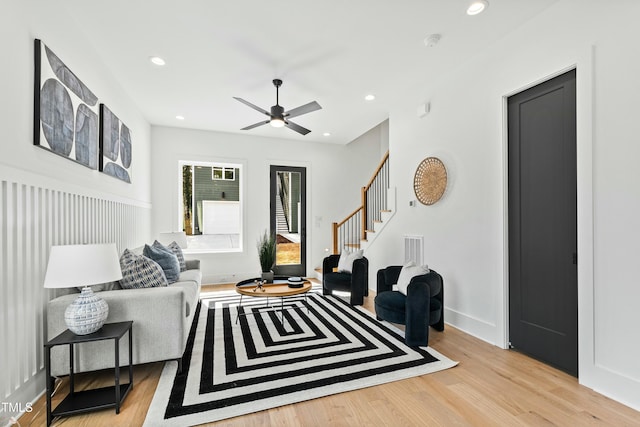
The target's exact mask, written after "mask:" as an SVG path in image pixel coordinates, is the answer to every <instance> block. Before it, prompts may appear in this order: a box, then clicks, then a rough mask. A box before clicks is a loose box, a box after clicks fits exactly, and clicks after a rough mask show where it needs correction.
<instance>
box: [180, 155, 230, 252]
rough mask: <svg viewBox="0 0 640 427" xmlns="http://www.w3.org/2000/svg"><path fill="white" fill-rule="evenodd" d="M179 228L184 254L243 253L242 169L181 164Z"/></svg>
mask: <svg viewBox="0 0 640 427" xmlns="http://www.w3.org/2000/svg"><path fill="white" fill-rule="evenodd" d="M179 165H180V170H181V175H180V176H181V185H180V188H181V191H180V193H181V194H180V197H179V201H178V204H179V206H180V209H179V212H180V215H179V216H180V225H179V226H180V228H181V229H182V230H184V231H185V232H186V234H187V244H188V246H187V252H238V251H241V250H242V185H241V178H242V172H241V171H242V165H241V164H229V163H216V162H194V161H180V162H179Z"/></svg>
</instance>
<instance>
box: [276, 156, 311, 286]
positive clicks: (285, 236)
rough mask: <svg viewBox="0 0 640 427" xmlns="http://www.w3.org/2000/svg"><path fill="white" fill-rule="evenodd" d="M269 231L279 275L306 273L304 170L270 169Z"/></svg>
mask: <svg viewBox="0 0 640 427" xmlns="http://www.w3.org/2000/svg"><path fill="white" fill-rule="evenodd" d="M270 178H271V179H270V181H271V184H270V187H271V232H272V233H275V234H276V239H277V241H276V265H275V266H274V268H273V272H274V273H275V274H276V275H282V276H300V277H304V276H306V274H307V273H306V272H307V260H306V258H307V250H306V247H307V191H306V188H307V170H306V168H303V167H294V166H273V165H272V166H271V177H270Z"/></svg>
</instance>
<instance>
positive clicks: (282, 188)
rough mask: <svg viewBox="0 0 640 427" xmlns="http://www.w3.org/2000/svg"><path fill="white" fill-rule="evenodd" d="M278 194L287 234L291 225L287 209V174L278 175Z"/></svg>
mask: <svg viewBox="0 0 640 427" xmlns="http://www.w3.org/2000/svg"><path fill="white" fill-rule="evenodd" d="M278 177H279V179H280V180H279V182H278V184H279V185H278V193H279V195H280V203H281V206H282V210H283V211H284V218H285V220H286V221H287V232H288V231H289V229H290V226H291V225H290V224H291V212H289V211H290V209H289V206H290V203H289V174H284V173H278Z"/></svg>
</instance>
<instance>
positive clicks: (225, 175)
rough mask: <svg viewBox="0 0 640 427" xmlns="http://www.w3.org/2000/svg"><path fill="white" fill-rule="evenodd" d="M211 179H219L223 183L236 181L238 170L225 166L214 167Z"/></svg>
mask: <svg viewBox="0 0 640 427" xmlns="http://www.w3.org/2000/svg"><path fill="white" fill-rule="evenodd" d="M211 178H212V179H215V180H218V179H219V180H223V181H235V179H236V169H235V168H229V167H223V166H214V167H212V168H211Z"/></svg>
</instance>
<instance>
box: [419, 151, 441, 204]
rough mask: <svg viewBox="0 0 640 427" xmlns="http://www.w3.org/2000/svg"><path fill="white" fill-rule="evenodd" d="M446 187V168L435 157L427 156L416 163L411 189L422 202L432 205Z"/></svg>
mask: <svg viewBox="0 0 640 427" xmlns="http://www.w3.org/2000/svg"><path fill="white" fill-rule="evenodd" d="M446 187H447V170H446V169H445V168H444V164H443V163H442V161H440V159H438V158H437V157H427V158H426V159H424V160H423V161H422V163H420V165H418V169H416V174H415V176H414V177H413V190H414V191H415V193H416V197H417V198H418V200H420V202H421V203H422V204H425V205H433V204H434V203H435V202H437V201H438V200H440V198H441V197H442V195H443V194H444V189H445V188H446Z"/></svg>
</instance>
